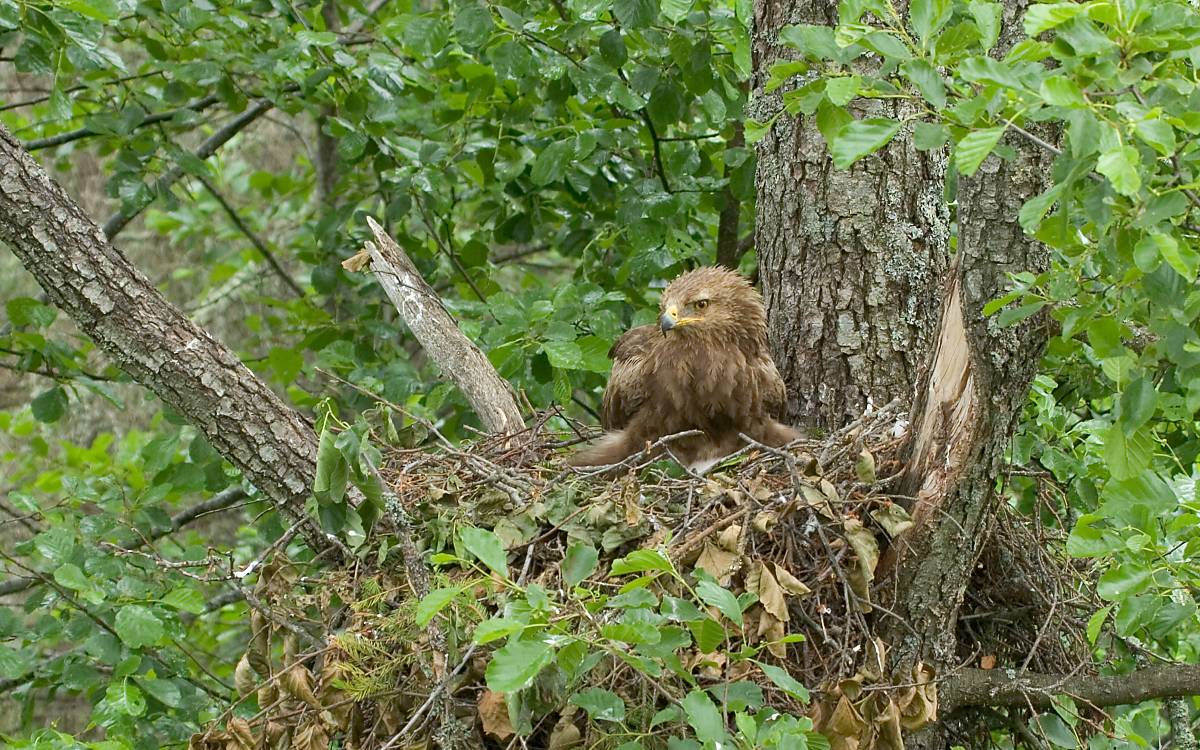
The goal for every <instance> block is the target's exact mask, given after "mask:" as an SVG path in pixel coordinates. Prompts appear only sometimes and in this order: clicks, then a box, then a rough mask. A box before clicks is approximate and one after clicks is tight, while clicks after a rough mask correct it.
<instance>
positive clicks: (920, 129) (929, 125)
mask: <svg viewBox="0 0 1200 750" xmlns="http://www.w3.org/2000/svg"><path fill="white" fill-rule="evenodd" d="M949 140H950V129H949V128H947V127H946V126H945V125H943V124H941V123H940V122H918V123H917V124H916V126H914V127H913V146H915V147H916V148H917V150H918V151H932V150H933V149H935V148H941V147H942V146H944V145H946V142H947V141H949Z"/></svg>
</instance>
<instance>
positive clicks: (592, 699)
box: [569, 688, 625, 721]
mask: <svg viewBox="0 0 1200 750" xmlns="http://www.w3.org/2000/svg"><path fill="white" fill-rule="evenodd" d="M569 703H571V704H572V705H575V706H579V707H580V708H582V709H583V710H584V711H587V715H588V717H589V718H591V719H592V721H625V701H623V700H621V697H620V696H618V695H617V694H616V693H614V692H612V691H611V690H605V689H603V688H588V689H587V690H581V691H579V692H578V693H576V694H575V695H572V696H571V700H570V701H569Z"/></svg>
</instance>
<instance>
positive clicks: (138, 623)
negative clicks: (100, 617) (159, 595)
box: [114, 604, 163, 648]
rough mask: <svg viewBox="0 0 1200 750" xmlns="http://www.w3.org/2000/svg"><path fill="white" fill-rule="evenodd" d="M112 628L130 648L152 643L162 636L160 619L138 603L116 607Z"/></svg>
mask: <svg viewBox="0 0 1200 750" xmlns="http://www.w3.org/2000/svg"><path fill="white" fill-rule="evenodd" d="M114 629H115V630H116V631H117V635H118V636H119V637H120V638H121V640H122V641H124V642H125V645H127V646H129V647H130V648H141V647H142V646H151V645H154V644H155V643H158V640H159V639H160V638H162V636H163V624H162V620H159V619H158V617H157V616H156V615H155V614H154V613H153V612H151V611H150V610H149V609H147V608H146V607H143V606H141V605H140V604H128V605H125V606H123V607H118V609H117V618H116V622H115V624H114Z"/></svg>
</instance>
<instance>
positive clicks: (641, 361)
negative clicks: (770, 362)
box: [600, 325, 782, 430]
mask: <svg viewBox="0 0 1200 750" xmlns="http://www.w3.org/2000/svg"><path fill="white" fill-rule="evenodd" d="M656 335H659V333H658V327H657V326H653V325H647V326H638V327H637V328H632V329H630V330H628V331H626V332H625V334H624V335H622V336H621V338H619V339H617V343H615V344H613V347H612V349H610V350H609V352H608V356H609V358H610V359H612V361H613V366H612V374H610V375H609V377H608V387H607V388H605V389H604V402H603V404H602V405H601V409H600V426H601V427H603V428H604V429H605V430H620V429H623V428H624V427H625V426H626V425H627V424H629V420H631V419H633V415H634V414H636V413H637V410H638V409H639V408H640V407H641V406H642V404H643V403H645V401H646V388H647V382H646V381H647V378H646V377H645V376H644V374H643V368H644V365H645V363H646V356H647V354H648V353H649V351H650V348H651V346H652V345H653V343H654V340H655V339H654V337H655V336H656ZM780 382H781V383H782V381H780Z"/></svg>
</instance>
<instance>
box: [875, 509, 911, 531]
mask: <svg viewBox="0 0 1200 750" xmlns="http://www.w3.org/2000/svg"><path fill="white" fill-rule="evenodd" d="M871 518H874V519H875V521H876V522H877V523H878V524H879V525H880V526H882V527H883V530H884V531H886V532H887V533H888V536H890V537H891V538H893V539H895V538H896V537H897V536H899V535H900V534H902V533H903V532H905V531H907V530H908V529H909V528H911V527H912V525H913V520H912V516H910V515H908V511H906V510H905V509H904V508H901V507H900V506H899V505H897V504H896V503H888V504H887V505H884V506H883V507H881V508H876V509H875V510H873V511H871Z"/></svg>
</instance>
